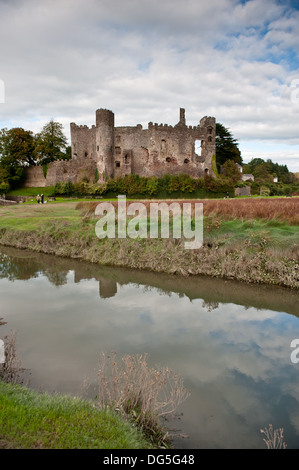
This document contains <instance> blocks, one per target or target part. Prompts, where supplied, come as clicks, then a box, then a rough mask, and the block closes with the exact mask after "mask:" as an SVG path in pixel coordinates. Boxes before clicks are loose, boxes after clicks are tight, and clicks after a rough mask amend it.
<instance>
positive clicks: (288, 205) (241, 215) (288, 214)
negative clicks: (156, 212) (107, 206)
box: [76, 198, 299, 225]
mask: <svg viewBox="0 0 299 470" xmlns="http://www.w3.org/2000/svg"><path fill="white" fill-rule="evenodd" d="M164 201H165V202H169V203H173V202H174V200H173V199H165V200H164ZM135 202H137V201H135ZM140 202H142V203H143V204H144V205H145V206H146V207H147V209H149V204H150V203H151V202H155V203H157V202H159V201H157V200H148V199H147V200H140ZM175 202H178V203H179V204H180V205H181V206H182V204H183V203H187V202H190V203H192V204H194V203H195V202H199V203H202V204H203V213H204V216H207V215H212V214H214V215H218V216H224V217H226V218H229V219H246V220H247V219H256V218H260V219H266V220H280V221H284V222H287V223H289V224H291V225H299V198H273V199H262V198H259V199H256V198H255V199H202V200H201V199H198V200H196V199H190V200H187V199H184V200H176V201H175ZM110 203H111V204H112V205H113V206H114V207H115V208H117V204H118V202H117V201H110ZM130 203H131V201H127V206H128V205H129V204H130ZM98 204H99V201H93V202H85V201H81V202H79V203H78V204H77V205H76V209H79V210H81V211H82V213H84V214H85V215H87V214H91V213H94V211H95V208H96V206H97V205H98ZM148 213H149V212H148Z"/></svg>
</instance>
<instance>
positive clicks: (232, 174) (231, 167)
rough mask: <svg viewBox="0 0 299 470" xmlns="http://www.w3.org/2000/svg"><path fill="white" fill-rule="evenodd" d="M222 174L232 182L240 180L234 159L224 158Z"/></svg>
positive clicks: (239, 173)
mask: <svg viewBox="0 0 299 470" xmlns="http://www.w3.org/2000/svg"><path fill="white" fill-rule="evenodd" d="M222 168H223V171H224V174H225V176H226V177H227V178H231V179H232V180H233V182H234V183H236V182H237V181H240V179H241V172H240V171H239V169H238V167H237V165H236V162H235V161H234V160H226V161H225V162H224V163H223V165H222Z"/></svg>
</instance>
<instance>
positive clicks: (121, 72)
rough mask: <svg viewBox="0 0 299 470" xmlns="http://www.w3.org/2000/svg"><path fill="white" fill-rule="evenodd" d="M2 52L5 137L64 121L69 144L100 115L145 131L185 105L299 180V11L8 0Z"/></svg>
mask: <svg viewBox="0 0 299 470" xmlns="http://www.w3.org/2000/svg"><path fill="white" fill-rule="evenodd" d="M0 48H1V66H0V83H2V84H4V85H5V93H4V100H2V101H4V102H1V87H0V128H2V127H8V128H10V127H16V126H21V127H24V128H25V129H30V130H32V131H34V132H38V131H40V130H41V128H42V126H43V125H44V124H45V123H46V122H47V121H49V120H50V119H55V120H58V121H59V122H61V123H62V124H63V125H64V129H65V133H66V135H67V136H68V137H69V125H70V122H76V123H77V124H87V125H89V126H90V125H92V124H94V121H95V110H96V109H98V108H107V109H111V110H112V111H113V112H114V113H115V120H116V125H136V124H138V123H140V124H142V125H144V126H145V127H146V126H147V124H148V122H149V121H153V122H158V123H168V124H176V123H177V122H178V120H179V108H180V107H183V108H185V109H186V120H187V124H189V125H196V124H197V123H198V122H199V120H200V119H201V118H202V117H203V116H206V115H209V116H215V117H216V120H217V122H220V123H222V124H223V125H224V126H226V127H228V128H229V129H230V130H231V132H232V133H233V136H234V137H235V138H236V139H238V141H239V147H240V150H241V152H242V156H243V160H244V162H247V161H249V160H250V159H251V158H253V157H257V156H258V157H261V158H264V159H268V158H271V159H272V160H273V161H275V162H276V161H277V162H279V163H281V164H287V165H288V167H289V169H290V170H291V171H294V172H295V171H299V133H298V130H299V128H298V127H299V126H298V122H299V58H298V54H299V52H298V51H299V2H297V1H291V0H289V1H288V0H286V1H284V0H262V1H261V0H249V1H240V0H201V1H199V0H184V1H182V0H151V2H149V1H147V0H122V1H121V0H85V1H83V0H59V1H58V0H51V1H50V0H43V1H42V2H40V1H37V0H26V1H25V0H10V1H8V0H0ZM1 81H2V82H1ZM2 94H3V93H2Z"/></svg>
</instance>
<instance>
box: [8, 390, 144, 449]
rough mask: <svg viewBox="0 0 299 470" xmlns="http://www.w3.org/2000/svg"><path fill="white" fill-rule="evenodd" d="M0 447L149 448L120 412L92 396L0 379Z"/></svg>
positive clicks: (140, 434) (141, 435) (140, 433)
mask: <svg viewBox="0 0 299 470" xmlns="http://www.w3.org/2000/svg"><path fill="white" fill-rule="evenodd" d="M0 423H1V426H0V448H13V449H20V448H26V449H43V448H44V449H149V448H151V447H152V444H151V443H150V442H149V441H148V440H146V438H145V437H144V435H143V434H142V432H141V431H140V430H138V429H137V428H136V427H134V426H133V425H132V423H130V422H129V421H126V420H124V419H123V417H122V416H121V414H120V413H116V412H113V411H111V410H108V409H99V408H98V407H96V406H95V404H94V403H93V402H91V401H88V400H83V399H82V398H78V397H70V396H63V395H59V394H48V393H45V392H44V393H40V392H37V391H34V390H31V389H29V388H26V387H24V386H22V385H19V384H10V383H4V382H2V381H0Z"/></svg>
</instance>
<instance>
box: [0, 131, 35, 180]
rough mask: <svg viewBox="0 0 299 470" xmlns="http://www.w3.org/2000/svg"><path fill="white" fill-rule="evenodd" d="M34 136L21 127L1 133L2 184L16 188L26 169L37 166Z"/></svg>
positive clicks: (0, 174)
mask: <svg viewBox="0 0 299 470" xmlns="http://www.w3.org/2000/svg"><path fill="white" fill-rule="evenodd" d="M34 143H35V139H34V135H33V133H32V132H31V131H26V130H24V129H23V128H21V127H17V128H13V129H10V130H7V129H1V131H0V168H1V170H0V182H3V183H8V184H9V185H10V186H12V187H14V186H16V185H17V184H18V183H20V181H21V179H22V177H23V174H24V167H26V166H28V165H35V164H36V159H35V154H34Z"/></svg>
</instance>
